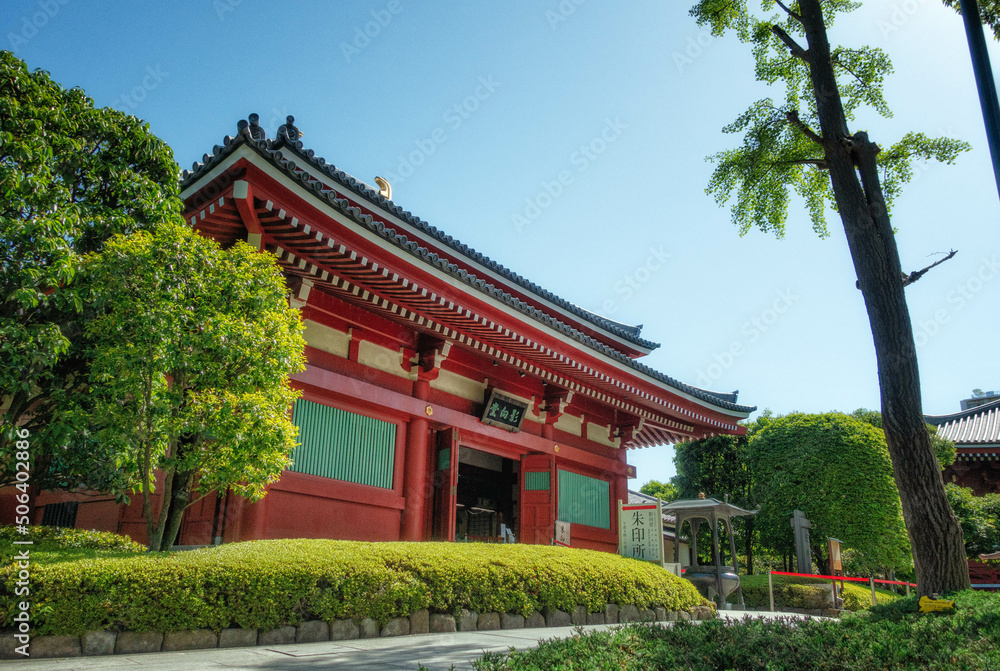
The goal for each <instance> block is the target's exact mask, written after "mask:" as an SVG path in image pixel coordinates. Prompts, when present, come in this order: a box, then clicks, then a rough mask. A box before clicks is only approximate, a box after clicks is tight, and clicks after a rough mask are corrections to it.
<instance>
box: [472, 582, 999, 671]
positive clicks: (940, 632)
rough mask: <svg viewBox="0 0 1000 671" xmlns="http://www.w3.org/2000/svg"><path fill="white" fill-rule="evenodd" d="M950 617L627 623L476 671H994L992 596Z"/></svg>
mask: <svg viewBox="0 0 1000 671" xmlns="http://www.w3.org/2000/svg"><path fill="white" fill-rule="evenodd" d="M948 598H954V599H955V603H956V608H957V610H956V611H954V612H952V613H931V614H927V615H924V614H921V613H918V612H916V609H917V599H916V597H912V598H910V599H902V600H900V601H897V602H895V603H893V604H891V605H889V606H876V607H873V608H871V609H870V610H868V611H865V612H864V613H858V614H854V615H847V616H846V617H845V618H844V619H842V620H825V621H819V620H792V619H790V618H783V619H780V620H767V619H754V618H746V619H744V620H725V619H720V620H709V621H706V622H700V623H697V624H693V623H689V622H683V621H682V622H677V623H675V625H674V626H671V627H659V626H650V625H637V624H633V625H627V626H625V627H622V628H620V629H617V630H611V631H603V632H591V633H588V634H582V635H577V636H574V637H573V638H569V639H562V640H551V641H546V642H545V643H542V644H541V645H540V646H539V647H538V648H537V649H534V650H527V651H523V652H510V653H487V654H486V655H484V656H483V657H482V658H481V659H480V660H478V661H477V662H475V668H476V669H478V670H479V671H537V670H539V669H621V670H622V671H659V670H661V669H662V670H664V671H666V670H670V671H672V670H673V669H687V670H689V671H715V670H716V669H767V670H768V671H831V670H833V669H851V670H852V671H884V670H886V669H899V670H903V669H907V670H908V669H913V670H917V669H920V670H921V671H923V670H932V671H958V670H965V671H994V670H996V669H1000V597H998V596H997V595H995V594H989V593H984V592H974V591H972V590H967V591H964V592H959V593H958V594H956V595H953V596H949V597H948Z"/></svg>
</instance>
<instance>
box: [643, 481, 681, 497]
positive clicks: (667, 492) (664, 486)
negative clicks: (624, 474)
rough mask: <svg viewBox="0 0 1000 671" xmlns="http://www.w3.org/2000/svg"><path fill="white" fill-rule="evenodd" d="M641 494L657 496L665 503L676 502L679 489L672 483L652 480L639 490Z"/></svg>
mask: <svg viewBox="0 0 1000 671" xmlns="http://www.w3.org/2000/svg"><path fill="white" fill-rule="evenodd" d="M639 492H640V493H642V494H645V495H646V496H655V497H656V498H658V499H663V500H664V501H675V500H677V498H678V497H677V489H676V488H675V487H674V486H673V485H672V484H671V483H669V482H660V481H659V480H650V481H649V482H647V483H646V484H644V485H643V486H642V487H640V488H639Z"/></svg>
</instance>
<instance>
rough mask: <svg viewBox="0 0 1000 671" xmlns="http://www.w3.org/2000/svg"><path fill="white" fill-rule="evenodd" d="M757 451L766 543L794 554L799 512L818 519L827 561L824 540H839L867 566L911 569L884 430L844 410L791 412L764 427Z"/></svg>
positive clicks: (754, 466)
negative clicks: (794, 520) (793, 523)
mask: <svg viewBox="0 0 1000 671" xmlns="http://www.w3.org/2000/svg"><path fill="white" fill-rule="evenodd" d="M750 453H751V455H750V456H751V470H752V471H753V472H754V473H755V474H757V475H756V477H755V481H754V485H753V497H754V499H755V500H756V501H757V503H759V504H760V506H761V511H760V513H759V514H758V515H757V517H756V519H755V525H756V526H758V527H759V529H760V541H761V544H762V545H764V546H765V547H768V548H771V549H773V550H775V551H776V552H778V553H779V554H783V555H792V554H794V552H795V546H794V543H793V534H791V533H790V531H789V526H788V521H789V520H790V519H791V517H792V511H793V510H795V509H799V510H802V511H803V512H804V513H805V514H806V517H807V518H809V521H810V522H811V523H812V528H811V530H810V535H811V537H812V538H813V541H814V548H813V553H814V556H815V555H816V554H817V552H818V553H820V554H822V555H823V559H824V561H825V560H827V559H828V558H827V557H826V556H825V555H826V553H825V550H824V549H823V546H824V545H825V542H824V541H823V540H822V539H826V538H839V539H841V540H842V541H843V545H844V547H845V548H851V549H853V550H854V551H855V552H856V553H857V557H858V560H859V561H861V562H862V563H863V565H864V566H866V567H867V568H870V569H879V568H881V567H889V568H893V569H897V570H905V569H908V568H909V566H910V565H911V562H912V557H911V554H910V543H909V539H908V538H907V535H906V527H905V526H904V524H903V512H902V507H901V504H900V500H899V492H898V490H897V489H896V483H895V480H894V479H893V471H892V461H891V459H890V458H889V449H888V447H886V442H885V435H884V434H883V433H882V431H880V430H879V429H876V428H875V427H874V426H872V425H871V424H869V423H866V422H863V421H861V420H859V419H855V418H853V417H850V416H848V415H844V414H842V413H836V412H829V413H824V414H819V415H817V414H801V413H792V414H790V415H786V416H784V417H780V418H777V419H775V420H773V421H772V422H770V423H769V424H768V425H767V426H765V427H764V428H763V429H762V430H760V431H759V432H757V434H756V435H755V436H754V438H753V440H752V441H751V443H750ZM817 559H818V557H817ZM821 569H823V570H826V569H825V568H824V567H822V566H821Z"/></svg>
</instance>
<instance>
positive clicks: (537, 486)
mask: <svg viewBox="0 0 1000 671" xmlns="http://www.w3.org/2000/svg"><path fill="white" fill-rule="evenodd" d="M550 487H551V485H550V484H549V472H548V471H536V472H533V473H525V474H524V491H526V492H542V491H548V490H549V489H550Z"/></svg>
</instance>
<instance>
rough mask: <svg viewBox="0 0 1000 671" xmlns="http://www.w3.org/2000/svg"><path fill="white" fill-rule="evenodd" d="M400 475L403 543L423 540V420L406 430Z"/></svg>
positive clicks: (424, 491)
mask: <svg viewBox="0 0 1000 671" xmlns="http://www.w3.org/2000/svg"><path fill="white" fill-rule="evenodd" d="M404 468H405V471H406V472H405V474H404V475H403V496H404V497H405V498H406V507H405V508H404V509H403V540H404V541H422V540H424V512H425V511H424V504H425V500H426V491H427V420H426V419H424V418H423V417H416V418H414V419H412V420H410V423H409V424H408V425H407V427H406V459H405V466H404Z"/></svg>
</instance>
